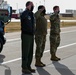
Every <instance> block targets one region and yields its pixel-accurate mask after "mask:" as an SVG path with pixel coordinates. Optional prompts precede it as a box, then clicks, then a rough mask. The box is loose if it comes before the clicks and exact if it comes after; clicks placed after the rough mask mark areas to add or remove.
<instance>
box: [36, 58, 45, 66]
mask: <svg viewBox="0 0 76 75" xmlns="http://www.w3.org/2000/svg"><path fill="white" fill-rule="evenodd" d="M35 66H36V67H44V66H45V64H43V63H42V62H41V59H40V58H36V62H35Z"/></svg>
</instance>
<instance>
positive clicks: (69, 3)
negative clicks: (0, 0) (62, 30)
mask: <svg viewBox="0 0 76 75" xmlns="http://www.w3.org/2000/svg"><path fill="white" fill-rule="evenodd" d="M4 1H7V3H8V4H10V5H11V6H12V7H13V9H23V10H25V4H26V2H27V1H32V2H33V3H34V12H35V11H37V7H38V6H39V5H45V7H46V11H47V13H50V12H53V10H52V8H53V6H55V5H58V6H59V7H60V12H61V13H65V10H66V9H72V10H76V2H75V0H4Z"/></svg>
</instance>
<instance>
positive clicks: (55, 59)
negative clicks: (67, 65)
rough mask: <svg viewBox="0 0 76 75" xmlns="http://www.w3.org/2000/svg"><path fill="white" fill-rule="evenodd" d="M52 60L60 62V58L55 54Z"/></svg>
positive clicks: (52, 55)
mask: <svg viewBox="0 0 76 75" xmlns="http://www.w3.org/2000/svg"><path fill="white" fill-rule="evenodd" d="M51 60H52V61H59V60H60V58H58V57H57V56H56V55H55V54H51Z"/></svg>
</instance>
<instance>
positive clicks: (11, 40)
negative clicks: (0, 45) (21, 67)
mask: <svg viewBox="0 0 76 75" xmlns="http://www.w3.org/2000/svg"><path fill="white" fill-rule="evenodd" d="M70 32H76V30H72V31H66V32H61V33H62V34H64V33H70ZM47 35H50V34H49V33H48V34H47ZM20 39H21V38H15V39H9V40H6V42H13V41H17V40H20Z"/></svg>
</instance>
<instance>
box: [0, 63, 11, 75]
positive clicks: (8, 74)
mask: <svg viewBox="0 0 76 75" xmlns="http://www.w3.org/2000/svg"><path fill="white" fill-rule="evenodd" d="M0 66H2V67H4V68H5V73H4V75H11V70H10V67H8V66H6V65H4V64H0Z"/></svg>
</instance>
